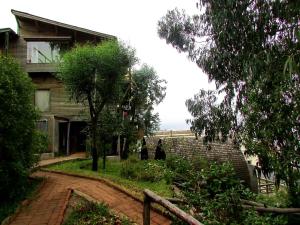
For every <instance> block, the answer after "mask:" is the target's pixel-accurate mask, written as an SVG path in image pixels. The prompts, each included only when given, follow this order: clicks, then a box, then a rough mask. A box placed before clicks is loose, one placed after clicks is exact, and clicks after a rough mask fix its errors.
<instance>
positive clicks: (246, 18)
mask: <svg viewBox="0 0 300 225" xmlns="http://www.w3.org/2000/svg"><path fill="white" fill-rule="evenodd" d="M197 7H198V9H199V13H198V15H193V16H188V15H186V13H185V12H184V11H179V10H178V9H175V10H171V11H168V13H167V15H166V16H165V17H163V18H162V19H161V20H160V21H159V24H158V25H159V30H158V32H159V35H160V37H161V38H164V39H166V41H167V43H170V44H172V45H173V46H174V47H175V48H176V49H178V50H179V51H182V52H186V53H187V54H188V57H189V58H190V59H191V60H193V61H195V62H196V63H197V65H198V66H199V67H201V68H202V69H203V71H204V72H205V73H207V74H208V77H209V79H210V80H214V81H215V82H216V85H217V88H218V89H219V91H223V92H224V93H225V98H224V101H223V102H222V104H224V106H225V105H226V108H227V109H230V107H231V105H232V102H235V104H234V105H235V107H236V110H235V111H234V112H235V117H236V120H239V124H236V123H235V122H234V123H232V126H231V128H230V127H229V126H228V127H227V128H226V127H225V128H226V132H223V133H222V134H230V133H229V132H227V131H228V130H230V129H233V130H234V131H235V134H242V135H241V136H235V137H237V138H239V139H240V141H242V142H243V144H244V145H245V147H246V149H247V153H248V154H249V155H257V156H258V157H259V159H260V163H261V165H262V170H263V171H264V172H266V173H270V172H274V173H275V176H276V179H277V182H278V183H279V181H280V180H284V181H285V183H286V184H287V187H288V190H289V196H290V200H291V203H292V205H293V206H299V203H300V200H299V196H300V194H299V193H300V187H299V183H297V180H298V179H299V176H300V175H299V161H300V152H299V115H298V112H299V105H300V104H299V101H300V98H299V96H300V95H299V65H300V57H299V56H300V55H299V51H298V49H299V44H300V42H299V37H300V33H299V18H300V2H299V1H279V0H276V1H272V0H266V1H261V0H254V1H253V0H235V1H212V0H199V1H198V3H197ZM196 103H197V102H196ZM211 110H214V107H212V108H211ZM225 112H226V111H225ZM204 115H205V114H204ZM207 115H214V112H211V113H208V114H207ZM221 116H222V117H224V118H226V113H225V115H221ZM217 119H218V118H217ZM203 121H204V122H206V123H207V125H205V126H204V128H207V127H208V128H209V129H208V131H209V132H210V131H212V132H214V133H216V134H218V133H219V131H220V128H224V126H219V125H218V124H217V122H218V121H216V123H211V122H210V121H208V122H207V121H205V120H203ZM220 121H221V123H223V120H222V119H221V120H220ZM223 124H224V123H223ZM200 125H202V123H200ZM211 125H213V126H214V127H215V128H214V129H211V128H210V126H211ZM202 127H203V126H202ZM201 129H202V128H201V126H200V130H201ZM208 131H207V132H208ZM213 135H214V134H212V135H210V136H211V137H213Z"/></svg>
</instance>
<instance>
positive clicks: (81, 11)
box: [0, 0, 214, 130]
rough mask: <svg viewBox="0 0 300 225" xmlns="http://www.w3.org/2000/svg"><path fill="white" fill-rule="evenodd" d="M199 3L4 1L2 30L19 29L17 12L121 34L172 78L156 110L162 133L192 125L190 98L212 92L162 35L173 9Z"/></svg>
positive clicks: (0, 2) (201, 75)
mask: <svg viewBox="0 0 300 225" xmlns="http://www.w3.org/2000/svg"><path fill="white" fill-rule="evenodd" d="M195 4H196V3H195V0H127V1H122V0H119V1H117V0H106V1H104V0H84V1H63V0H51V1H40V0H26V1H24V0H0V28H4V27H10V28H12V29H13V30H15V31H16V28H17V24H16V21H15V18H14V16H13V15H12V14H11V9H15V10H19V11H23V12H27V13H30V14H33V15H36V16H41V17H45V18H48V19H51V20H55V21H59V22H63V23H67V24H70V25H75V26H79V27H83V28H87V29H91V30H94V31H98V32H102V33H107V34H111V35H115V36H117V37H118V38H119V39H120V40H122V41H125V42H126V43H128V44H130V45H131V46H132V47H134V48H135V49H136V52H137V56H138V57H139V59H140V64H142V63H147V64H148V65H150V66H152V67H154V68H155V70H156V71H157V74H158V75H159V77H160V78H162V79H165V80H167V82H168V84H167V96H166V98H165V99H164V101H163V102H162V103H161V104H160V105H159V106H158V107H156V110H157V111H158V112H159V114H160V119H161V130H182V129H188V128H189V127H188V126H187V125H186V123H185V119H187V118H189V117H190V115H189V113H188V111H187V110H186V107H185V104H184V103H185V100H186V99H188V98H191V97H192V96H193V95H194V94H195V93H197V92H198V91H199V89H200V88H204V89H212V88H214V85H213V84H212V83H209V82H208V79H207V76H206V75H205V74H204V73H203V72H202V71H201V70H200V69H199V68H198V67H197V66H196V65H195V63H193V62H190V61H189V60H188V59H187V58H186V56H185V55H184V54H179V53H178V52H177V51H176V50H175V49H174V48H172V46H170V45H167V44H166V43H165V41H164V40H162V39H159V37H158V35H157V22H158V20H159V19H160V18H161V17H162V16H164V15H165V14H166V12H167V10H169V9H173V8H175V7H178V8H180V9H185V10H186V11H187V12H190V13H193V12H195V10H196V7H195Z"/></svg>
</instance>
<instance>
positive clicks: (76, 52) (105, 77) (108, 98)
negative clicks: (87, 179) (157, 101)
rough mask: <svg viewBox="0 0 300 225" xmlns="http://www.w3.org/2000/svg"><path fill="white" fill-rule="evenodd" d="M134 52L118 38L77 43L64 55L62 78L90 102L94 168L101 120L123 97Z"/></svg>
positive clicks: (76, 95) (72, 92) (79, 97)
mask: <svg viewBox="0 0 300 225" xmlns="http://www.w3.org/2000/svg"><path fill="white" fill-rule="evenodd" d="M133 57H134V51H133V50H132V49H130V48H128V47H126V46H124V45H122V44H121V43H118V42H117V41H115V40H112V41H106V42H103V43H101V44H99V45H97V46H92V45H89V44H86V45H83V46H79V45H78V46H76V47H75V48H73V49H72V50H71V51H69V52H67V53H65V54H64V56H63V60H62V62H61V63H60V66H59V74H58V77H59V78H60V79H61V80H62V81H63V82H64V84H65V86H66V88H67V90H68V91H69V93H70V95H71V97H72V98H73V99H74V100H76V101H77V102H81V103H85V104H88V106H89V112H90V113H89V115H90V120H91V133H92V135H91V136H92V140H93V143H92V146H93V147H92V153H93V154H92V156H93V164H92V169H93V170H97V169H98V165H97V163H98V154H97V148H96V146H97V141H96V140H97V137H98V130H97V123H98V120H99V118H100V116H101V115H100V114H101V112H102V110H103V108H104V107H105V106H107V105H109V104H111V103H114V102H116V101H117V100H118V99H119V98H120V94H121V86H122V85H121V84H122V81H123V80H124V79H122V78H124V75H125V74H126V73H127V71H128V68H129V67H130V66H132V63H133V61H134V58H133Z"/></svg>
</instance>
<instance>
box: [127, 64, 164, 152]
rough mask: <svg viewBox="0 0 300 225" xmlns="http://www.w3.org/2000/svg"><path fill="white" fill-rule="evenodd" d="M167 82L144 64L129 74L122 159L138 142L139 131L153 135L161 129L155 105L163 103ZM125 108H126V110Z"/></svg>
mask: <svg viewBox="0 0 300 225" xmlns="http://www.w3.org/2000/svg"><path fill="white" fill-rule="evenodd" d="M165 84H166V81H165V80H162V79H159V77H158V75H157V74H156V72H155V70H154V68H152V67H150V66H148V65H146V64H144V65H142V66H141V68H140V69H135V70H133V72H132V74H131V73H130V74H129V79H128V83H127V84H126V86H125V91H124V98H123V102H122V105H123V106H126V107H127V110H125V112H126V115H125V117H124V121H123V132H122V133H123V134H125V136H126V142H125V144H126V145H125V146H124V148H123V149H124V152H122V155H121V156H122V158H127V155H128V151H129V149H128V148H129V145H130V143H132V142H134V141H136V140H137V134H138V131H139V130H142V131H143V133H144V134H145V135H151V134H153V132H154V131H155V130H157V129H159V115H158V113H154V105H158V104H159V103H161V102H162V101H163V99H164V97H165V95H166V86H165ZM126 107H125V108H126Z"/></svg>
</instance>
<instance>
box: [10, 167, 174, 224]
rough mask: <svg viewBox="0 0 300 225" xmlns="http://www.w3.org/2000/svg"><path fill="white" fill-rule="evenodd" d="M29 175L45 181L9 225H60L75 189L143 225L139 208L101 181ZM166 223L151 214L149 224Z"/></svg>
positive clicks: (48, 173) (133, 200) (39, 174)
mask: <svg viewBox="0 0 300 225" xmlns="http://www.w3.org/2000/svg"><path fill="white" fill-rule="evenodd" d="M32 175H33V176H35V177H44V178H46V181H45V184H44V185H43V187H42V188H41V189H40V191H39V193H38V196H37V197H36V198H35V199H34V200H33V201H32V202H30V204H29V205H28V206H25V207H23V208H22V209H21V211H20V212H19V213H18V214H17V215H16V217H15V218H14V220H13V221H12V223H11V225H59V224H61V221H62V218H63V213H64V208H65V204H66V201H67V199H68V195H69V190H70V189H76V190H78V191H80V192H83V193H84V194H87V195H89V196H91V197H92V198H94V199H96V200H98V201H101V202H105V203H106V204H107V205H108V206H109V207H110V208H111V209H113V210H114V211H115V212H117V213H121V214H124V215H126V216H127V217H128V218H130V219H131V220H132V221H134V222H136V223H137V224H142V223H143V204H142V203H141V202H139V201H136V200H135V199H133V198H132V197H130V196H128V195H126V194H125V193H123V192H120V191H118V190H116V189H114V188H112V187H110V186H108V185H107V184H105V183H103V182H101V181H96V180H91V179H88V178H79V177H75V176H69V175H62V174H55V173H50V172H42V171H38V172H35V173H33V174H32ZM170 223H171V222H170V220H169V219H167V218H166V217H164V216H162V215H160V214H158V213H156V212H154V211H151V224H153V225H165V224H166V225H167V224H170Z"/></svg>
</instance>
